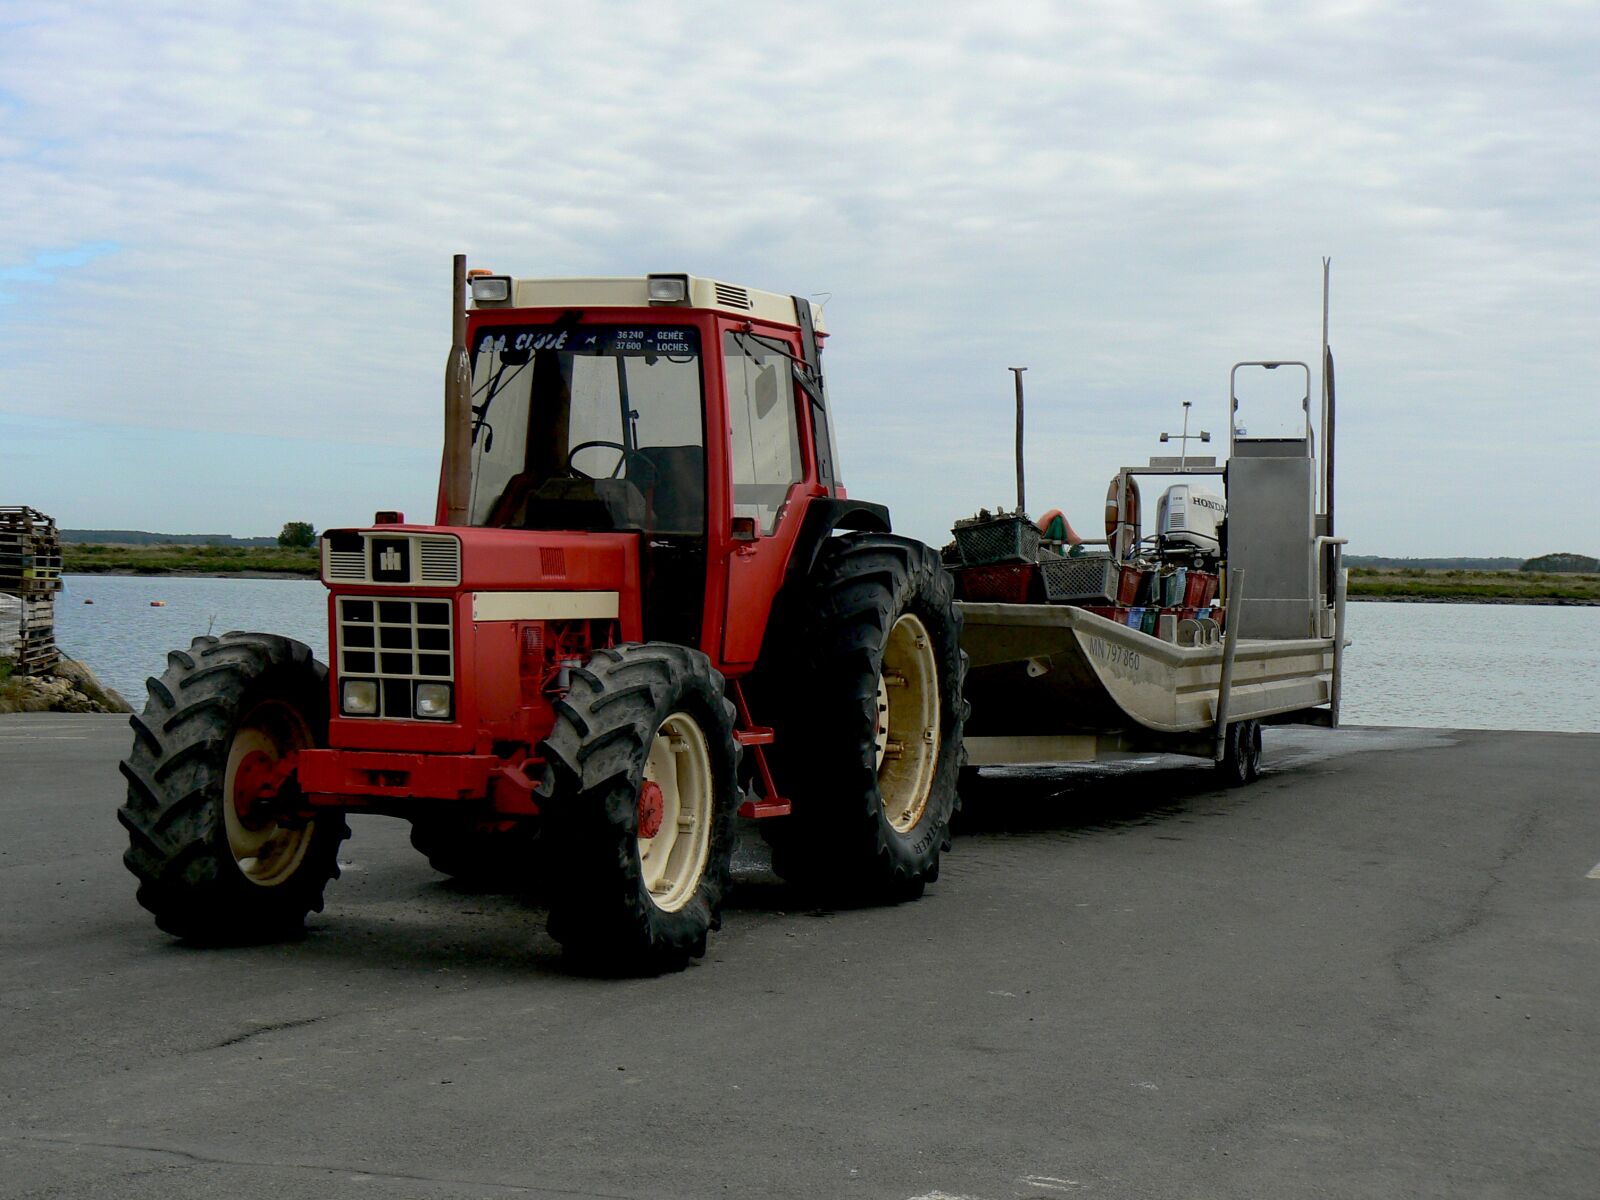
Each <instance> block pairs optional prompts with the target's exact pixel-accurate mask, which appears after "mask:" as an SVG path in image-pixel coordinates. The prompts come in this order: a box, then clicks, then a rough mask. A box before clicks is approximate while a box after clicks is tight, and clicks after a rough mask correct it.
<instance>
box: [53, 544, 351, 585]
mask: <svg viewBox="0 0 1600 1200" xmlns="http://www.w3.org/2000/svg"><path fill="white" fill-rule="evenodd" d="M61 552H62V561H61V573H62V574H63V575H150V576H156V575H196V576H206V577H212V578H220V579H315V578H317V575H318V573H319V571H320V569H321V556H320V555H319V554H318V552H317V550H316V548H315V547H306V548H297V549H290V548H287V547H282V546H186V545H170V544H163V545H150V546H138V545H125V544H108V543H98V542H67V543H65V544H63V545H62V547H61Z"/></svg>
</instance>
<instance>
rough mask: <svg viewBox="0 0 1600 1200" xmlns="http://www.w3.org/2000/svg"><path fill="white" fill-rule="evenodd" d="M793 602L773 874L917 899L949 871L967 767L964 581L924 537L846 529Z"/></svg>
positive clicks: (866, 895)
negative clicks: (784, 812)
mask: <svg viewBox="0 0 1600 1200" xmlns="http://www.w3.org/2000/svg"><path fill="white" fill-rule="evenodd" d="M788 611H789V613H790V614H791V616H792V621H791V623H790V624H789V626H788V629H787V630H785V632H790V631H792V635H791V636H789V637H788V638H787V639H786V640H785V642H784V643H783V644H782V646H781V650H780V654H779V655H775V656H774V659H775V660H776V661H775V663H774V665H775V666H777V669H776V670H773V671H770V672H769V673H768V676H767V678H766V680H765V685H766V691H765V692H764V693H763V694H764V696H766V698H767V699H768V702H769V703H771V704H772V705H773V706H774V710H775V711H776V712H778V713H780V714H781V716H780V717H779V719H778V720H777V721H775V725H776V726H777V732H778V737H777V739H776V741H775V742H774V744H773V747H772V762H773V766H774V769H775V772H776V773H777V776H778V784H779V786H780V787H781V788H782V789H783V790H784V793H785V794H786V795H787V796H788V797H789V798H790V799H791V800H792V801H793V803H794V811H793V814H792V815H791V816H788V817H781V818H775V819H771V820H767V821H763V822H762V825H761V828H762V832H763V834H764V835H765V836H766V838H767V840H768V842H770V843H771V845H772V865H773V870H774V871H776V872H777V873H778V874H779V875H781V876H782V877H783V878H785V879H787V880H790V881H791V882H794V883H797V884H800V885H803V886H807V887H811V888H815V889H817V890H819V891H821V892H823V893H824V894H826V895H829V896H836V897H838V898H840V899H843V900H846V901H852V902H869V903H872V902H894V901H899V900H911V899H915V898H916V897H918V896H920V895H921V894H922V892H923V889H924V887H925V886H926V885H927V884H929V883H932V882H933V881H934V880H935V879H937V878H938V877H939V854H940V851H941V850H944V849H946V848H948V846H949V837H950V818H951V817H952V816H953V815H954V813H955V811H956V809H957V807H958V806H959V804H960V800H959V797H958V793H957V781H958V777H959V774H960V771H961V768H962V767H963V766H964V765H965V763H966V752H965V748H964V747H963V745H962V730H963V726H964V724H965V721H966V714H967V704H966V701H965V700H964V699H963V697H962V689H963V686H964V684H965V680H966V671H967V656H966V654H965V653H964V652H963V651H962V649H961V612H960V610H959V609H958V608H956V606H955V589H954V584H953V581H952V580H951V578H950V575H949V573H948V572H947V571H945V569H944V567H943V565H942V564H941V563H940V561H939V556H938V555H937V554H936V553H935V552H934V551H933V550H931V549H930V548H929V547H927V546H924V545H923V544H922V543H920V542H914V541H911V540H910V539H907V538H901V537H895V536H894V535H892V534H884V533H863V534H849V535H845V536H843V537H838V538H834V539H833V540H831V541H830V542H828V543H827V544H826V545H825V546H824V547H823V550H822V552H821V554H820V555H819V556H818V559H817V563H816V566H815V567H814V568H813V571H812V575H811V579H810V580H809V581H808V582H807V584H806V585H805V587H804V589H803V590H802V591H801V592H800V593H799V594H798V595H797V596H796V597H793V598H792V599H791V600H790V601H789V604H788ZM779 664H781V665H779Z"/></svg>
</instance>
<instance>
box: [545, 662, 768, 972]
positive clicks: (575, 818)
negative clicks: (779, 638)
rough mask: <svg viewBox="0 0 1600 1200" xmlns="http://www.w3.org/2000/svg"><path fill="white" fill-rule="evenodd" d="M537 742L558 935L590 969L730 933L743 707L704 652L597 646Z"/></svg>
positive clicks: (678, 964) (644, 961) (692, 950)
mask: <svg viewBox="0 0 1600 1200" xmlns="http://www.w3.org/2000/svg"><path fill="white" fill-rule="evenodd" d="M555 709H556V721H555V727H554V728H553V729H552V730H551V732H550V736H549V737H548V738H546V739H545V740H544V741H543V742H541V743H540V747H539V749H540V753H541V755H542V756H543V757H544V759H545V763H546V767H545V777H544V785H543V789H542V791H543V796H542V799H541V804H542V806H543V808H544V812H545V817H546V824H545V830H546V832H545V837H546V840H547V847H548V848H547V853H548V855H549V861H550V863H551V867H552V879H551V892H550V898H549V907H550V935H551V936H552V937H553V938H555V939H556V941H558V942H560V943H561V945H562V947H563V948H564V949H565V950H566V951H567V953H568V954H569V956H571V957H573V958H574V959H575V960H577V961H578V962H579V963H580V964H581V965H582V966H584V967H586V968H588V969H593V970H598V971H604V972H612V973H653V972H659V971H670V970H678V969H681V968H682V967H683V966H684V965H686V964H687V962H688V961H689V959H690V958H699V957H701V956H702V955H704V954H705V950H706V934H707V933H708V932H709V931H710V930H713V929H717V928H720V927H721V910H722V900H723V897H724V895H725V894H726V892H727V890H728V878H729V868H730V865H731V862H732V858H733V837H734V815H735V812H736V811H737V807H738V785H737V782H736V781H737V768H738V753H739V751H738V746H737V744H736V743H735V742H734V737H733V721H734V711H733V705H731V704H730V703H728V701H727V698H726V697H725V696H724V694H723V679H722V676H721V675H720V674H719V673H718V672H717V671H716V670H715V669H713V668H712V666H711V661H710V660H709V659H708V658H707V657H706V656H705V655H704V654H701V653H700V652H699V651H698V650H691V649H688V648H687V647H684V646H675V645H666V644H661V643H654V642H651V643H645V644H642V645H627V646H619V647H617V648H615V649H607V650H597V651H596V652H595V653H594V656H593V657H592V658H590V660H589V661H588V663H587V664H585V665H584V666H583V667H581V668H578V669H576V670H574V671H573V672H572V684H571V688H570V689H569V690H568V692H567V694H566V696H565V697H564V698H563V699H561V700H559V701H557V702H556V706H555Z"/></svg>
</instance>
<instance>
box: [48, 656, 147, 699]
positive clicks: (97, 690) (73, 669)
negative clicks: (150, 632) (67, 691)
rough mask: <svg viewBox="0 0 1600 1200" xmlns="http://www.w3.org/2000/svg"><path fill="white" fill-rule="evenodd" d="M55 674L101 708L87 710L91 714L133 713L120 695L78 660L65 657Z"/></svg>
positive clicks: (57, 666)
mask: <svg viewBox="0 0 1600 1200" xmlns="http://www.w3.org/2000/svg"><path fill="white" fill-rule="evenodd" d="M53 673H54V674H55V675H56V677H57V678H60V679H65V680H67V681H68V682H69V683H71V684H72V685H73V686H74V687H75V688H77V689H78V691H80V692H82V693H83V694H84V696H86V697H87V698H88V699H89V700H90V701H92V702H93V703H95V704H97V705H99V706H100V707H98V708H93V709H89V710H87V711H89V712H112V713H125V712H132V711H133V708H132V706H130V705H129V704H128V702H127V701H126V700H124V699H123V698H122V696H121V694H120V693H118V692H116V691H115V690H113V689H112V688H108V687H106V686H105V685H104V684H103V683H101V682H100V681H99V680H98V679H96V678H95V674H94V672H93V671H91V670H90V669H89V668H88V667H87V666H85V665H84V664H83V663H81V662H79V661H78V660H77V659H73V658H66V657H64V656H63V658H62V659H61V661H60V662H59V663H57V664H56V669H55V671H54V672H53Z"/></svg>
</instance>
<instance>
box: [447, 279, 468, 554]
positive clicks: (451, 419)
mask: <svg viewBox="0 0 1600 1200" xmlns="http://www.w3.org/2000/svg"><path fill="white" fill-rule="evenodd" d="M454 276H455V280H454V284H453V286H452V288H451V303H450V357H449V359H448V360H447V361H446V362H445V365H444V503H445V519H444V523H445V524H446V525H465V524H467V523H468V517H469V515H470V514H469V513H468V511H467V510H468V507H469V505H470V502H471V486H472V372H471V369H470V367H469V366H468V364H467V256H466V255H465V254H458V255H456V256H455V261H454Z"/></svg>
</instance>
